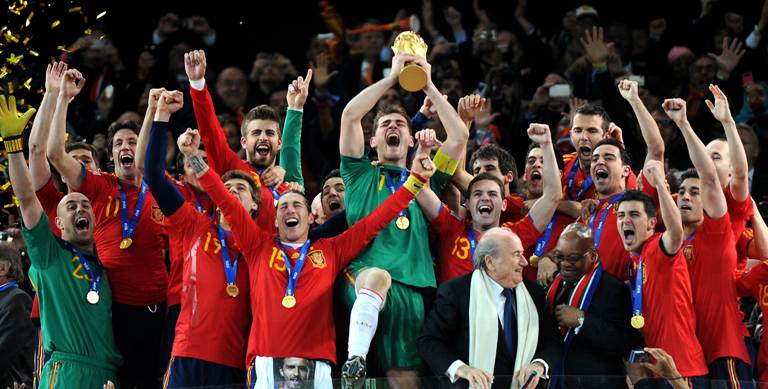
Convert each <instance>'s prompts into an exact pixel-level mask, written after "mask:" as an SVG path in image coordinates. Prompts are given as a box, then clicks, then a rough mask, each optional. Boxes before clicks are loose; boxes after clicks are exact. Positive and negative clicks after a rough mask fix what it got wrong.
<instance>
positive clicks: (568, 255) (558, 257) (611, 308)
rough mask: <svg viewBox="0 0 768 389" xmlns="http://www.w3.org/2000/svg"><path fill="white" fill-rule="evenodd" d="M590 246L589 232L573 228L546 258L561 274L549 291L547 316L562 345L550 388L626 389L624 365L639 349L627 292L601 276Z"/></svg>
mask: <svg viewBox="0 0 768 389" xmlns="http://www.w3.org/2000/svg"><path fill="white" fill-rule="evenodd" d="M594 245H595V241H594V237H593V236H592V230H590V228H589V227H588V226H586V225H584V224H581V223H573V224H569V225H568V226H567V227H565V229H564V230H563V232H562V234H560V238H559V239H558V241H557V246H555V248H554V249H553V250H552V252H551V253H550V258H552V260H553V261H554V262H555V264H556V265H557V267H558V270H559V271H560V274H559V275H558V276H557V277H555V280H554V281H553V282H552V285H550V287H549V289H548V290H547V311H548V312H549V313H550V314H552V315H554V316H555V318H556V320H557V322H558V325H559V326H560V334H562V337H561V339H562V340H563V359H562V360H561V361H560V363H558V364H557V365H556V366H555V367H554V368H555V370H554V371H555V373H554V377H553V381H552V382H553V385H554V386H552V387H553V388H565V387H580V388H626V383H625V380H624V363H623V359H624V358H627V357H628V356H629V353H630V350H631V349H632V348H633V347H635V346H639V344H640V334H639V332H637V330H634V329H632V327H631V326H630V317H631V316H632V302H631V300H630V297H629V288H628V287H627V285H625V284H624V283H623V282H621V281H619V280H618V279H617V278H616V277H613V276H612V275H610V274H608V273H607V272H604V271H603V266H602V264H601V263H600V258H598V256H597V253H596V252H595V249H594ZM564 375H565V376H567V378H566V379H565V380H563V379H561V378H560V376H564Z"/></svg>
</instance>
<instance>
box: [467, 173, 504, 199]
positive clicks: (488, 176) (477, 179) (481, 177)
mask: <svg viewBox="0 0 768 389" xmlns="http://www.w3.org/2000/svg"><path fill="white" fill-rule="evenodd" d="M480 181H493V182H495V183H497V184H498V185H499V188H500V189H501V192H502V196H503V193H504V183H503V182H502V181H501V180H500V179H499V177H496V176H494V175H493V174H491V173H480V174H478V175H476V176H475V178H473V179H472V181H470V182H469V185H467V197H469V196H470V193H472V187H474V186H475V185H476V184H477V183H478V182H480Z"/></svg>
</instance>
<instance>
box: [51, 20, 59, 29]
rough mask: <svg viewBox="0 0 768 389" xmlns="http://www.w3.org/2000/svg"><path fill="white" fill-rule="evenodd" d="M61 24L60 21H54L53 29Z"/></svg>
mask: <svg viewBox="0 0 768 389" xmlns="http://www.w3.org/2000/svg"><path fill="white" fill-rule="evenodd" d="M59 24H61V21H60V20H54V21H53V23H51V28H56V27H58V26H59Z"/></svg>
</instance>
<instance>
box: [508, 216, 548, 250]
mask: <svg viewBox="0 0 768 389" xmlns="http://www.w3.org/2000/svg"><path fill="white" fill-rule="evenodd" d="M502 227H507V228H509V229H510V230H512V232H514V233H515V234H517V236H518V237H519V238H520V241H521V242H522V243H523V250H530V249H533V247H534V246H536V242H537V241H538V240H539V237H540V236H541V234H542V233H541V232H540V231H539V230H537V229H536V225H535V224H533V219H531V216H530V215H525V217H524V218H522V219H520V220H519V221H516V222H514V223H512V224H510V225H504V226H502Z"/></svg>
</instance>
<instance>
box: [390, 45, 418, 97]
mask: <svg viewBox="0 0 768 389" xmlns="http://www.w3.org/2000/svg"><path fill="white" fill-rule="evenodd" d="M392 51H394V52H395V54H398V53H408V54H413V55H417V56H420V57H424V58H426V57H427V44H426V43H425V42H424V39H422V38H421V36H419V34H417V33H415V32H413V31H403V32H401V33H400V34H399V35H398V36H397V38H395V43H394V44H393V45H392ZM397 79H398V81H399V82H400V86H401V87H403V89H405V90H407V91H408V92H416V91H420V90H422V89H424V87H425V86H427V71H426V70H424V69H423V68H422V67H421V66H419V65H416V64H414V63H411V64H408V65H405V67H403V70H401V71H400V74H399V75H398V77H397Z"/></svg>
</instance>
